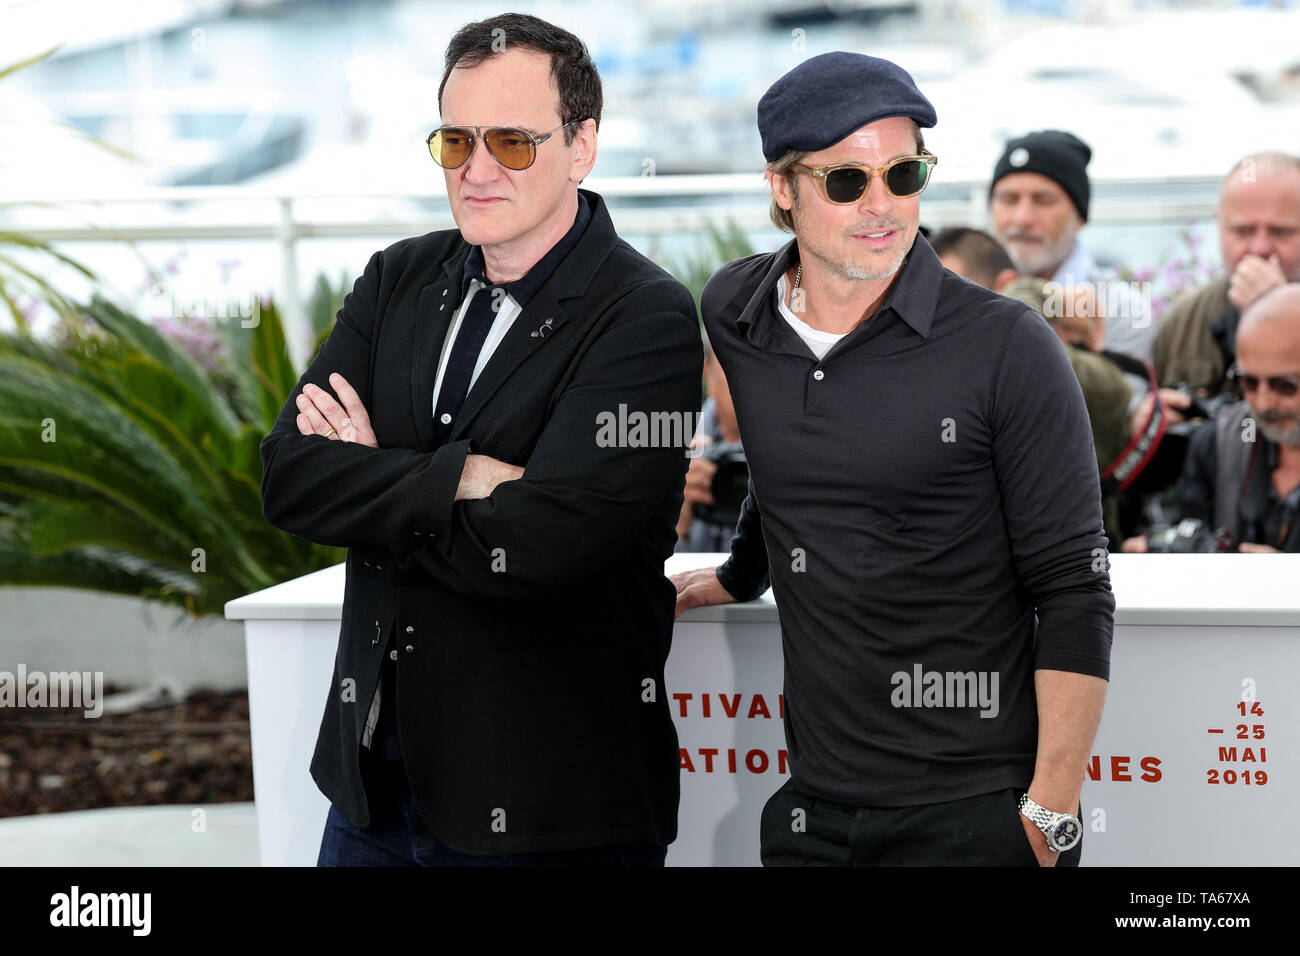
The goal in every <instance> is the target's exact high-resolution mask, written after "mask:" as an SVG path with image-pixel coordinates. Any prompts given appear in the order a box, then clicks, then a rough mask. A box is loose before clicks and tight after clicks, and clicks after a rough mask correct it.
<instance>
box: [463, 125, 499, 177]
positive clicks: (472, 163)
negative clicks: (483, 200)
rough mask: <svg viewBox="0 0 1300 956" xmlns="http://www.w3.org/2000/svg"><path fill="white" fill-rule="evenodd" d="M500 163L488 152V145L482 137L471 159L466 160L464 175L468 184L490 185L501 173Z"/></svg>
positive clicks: (471, 153)
mask: <svg viewBox="0 0 1300 956" xmlns="http://www.w3.org/2000/svg"><path fill="white" fill-rule="evenodd" d="M500 165H501V164H500V163H498V162H497V161H496V159H495V158H494V157H493V156H492V154H491V153H490V152H488V148H487V143H485V142H484V141H483V138H482V137H481V136H480V137H479V138H478V139H477V140H476V141H475V142H474V148H473V149H472V150H471V151H470V154H469V159H467V160H465V166H464V174H465V179H466V181H467V182H471V183H490V182H491V181H492V180H494V179H496V178H497V176H498V174H499V173H500V168H499V167H500Z"/></svg>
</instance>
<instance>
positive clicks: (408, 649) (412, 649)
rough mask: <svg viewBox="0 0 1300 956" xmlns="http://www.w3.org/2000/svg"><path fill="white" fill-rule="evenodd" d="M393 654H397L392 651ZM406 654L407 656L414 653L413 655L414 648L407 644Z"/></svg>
mask: <svg viewBox="0 0 1300 956" xmlns="http://www.w3.org/2000/svg"><path fill="white" fill-rule="evenodd" d="M393 653H394V654H396V653H397V652H396V651H393ZM406 653H408V654H414V653H415V648H414V647H413V646H412V645H410V644H407V645H406Z"/></svg>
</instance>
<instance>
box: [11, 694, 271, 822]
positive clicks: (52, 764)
mask: <svg viewBox="0 0 1300 956" xmlns="http://www.w3.org/2000/svg"><path fill="white" fill-rule="evenodd" d="M115 690H116V689H115V688H111V687H106V688H105V692H106V693H112V692H114V691H115ZM252 799H253V752H252V740H251V738H250V737H249V730H248V693H247V691H243V690H241V691H226V692H205V691H195V692H194V693H193V694H192V695H191V696H190V697H188V698H186V699H185V700H184V701H181V702H180V703H177V704H172V705H168V706H164V707H156V708H150V709H146V710H137V711H135V712H133V713H129V714H103V715H101V716H100V717H98V718H96V719H88V718H86V717H85V716H83V714H82V712H81V711H80V710H77V709H71V710H60V709H56V708H38V709H26V708H22V709H15V708H12V707H3V708H0V817H11V816H25V815H28V814H33V813H63V812H66V811H69V810H94V809H99V808H103V807H131V806H144V805H149V804H164V803H170V804H200V803H230V802H238V801H249V800H252Z"/></svg>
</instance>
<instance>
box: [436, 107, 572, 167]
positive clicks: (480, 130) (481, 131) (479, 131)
mask: <svg viewBox="0 0 1300 956" xmlns="http://www.w3.org/2000/svg"><path fill="white" fill-rule="evenodd" d="M589 119H591V117H590V116H584V117H583V118H582V119H571V120H569V121H568V122H567V123H561V124H560V125H559V126H557V127H555V129H553V130H551V131H550V132H549V133H543V134H542V135H541V136H534V135H533V134H532V133H530V132H528V130H526V129H524V128H523V127H522V126H466V125H462V124H453V125H451V126H439V127H438V128H437V129H435V130H434V131H433V132H432V133H430V134H429V135H428V136H426V137H425V138H424V146H425V148H426V149H427V150H428V151H429V158H430V159H432V160H433V161H434V162H435V163H438V157H436V156H434V155H433V138H434V137H435V136H437V135H438V134H439V133H441V132H442V131H443V130H446V129H463V130H473V131H474V134H473V135H472V136H471V137H470V147H469V152H468V153H466V154H465V158H464V159H463V160H461V162H460V163H459V164H458V165H456V166H443V165H442V163H438V167H439V168H440V169H460V168H461V166H464V165H465V164H466V163H468V162H469V160H470V157H471V156H473V155H474V150H475V149H477V148H478V141H479V140H480V139H481V140H483V145H484V146H485V147H487V151H488V155H489V156H491V157H492V158H493V159H495V160H496V161H497V162H498V163H500V164H501V166H502V167H504V168H505V169H508V170H510V171H511V172H515V173H522V172H523V171H524V170H525V169H530V168H531V167H532V165H533V163H535V162H537V147H538V146H541V145H542V143H544V142H546V141H547V140H548V139H550V138H551V137H552V136H554V135H555V134H556V133H558V132H559V131H560V130H562V129H564V127H566V126H572V125H573V124H574V123H585V122H586V121H587V120H589ZM499 129H505V130H511V131H512V132H517V133H523V134H524V136H526V137H527V138H528V141H529V144H530V145H531V146H532V148H533V158H532V159H530V160H529V161H528V165H527V166H520V167H519V168H518V169H516V168H515V167H513V166H506V164H505V163H502V162H501V160H500V159H499V158H498V157H497V154H496V153H494V152H492V146H491V144H490V143H488V141H487V134H488V133H491V132H494V131H495V130H499Z"/></svg>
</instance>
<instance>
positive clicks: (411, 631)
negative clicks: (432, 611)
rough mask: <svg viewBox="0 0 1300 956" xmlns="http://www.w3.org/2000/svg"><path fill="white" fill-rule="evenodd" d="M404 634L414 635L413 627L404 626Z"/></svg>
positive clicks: (409, 625)
mask: <svg viewBox="0 0 1300 956" xmlns="http://www.w3.org/2000/svg"><path fill="white" fill-rule="evenodd" d="M406 633H407V634H414V633H415V627H414V626H413V625H411V624H408V625H406Z"/></svg>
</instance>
